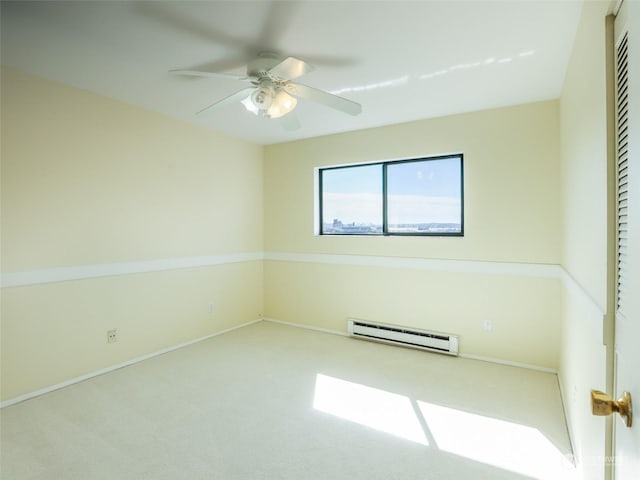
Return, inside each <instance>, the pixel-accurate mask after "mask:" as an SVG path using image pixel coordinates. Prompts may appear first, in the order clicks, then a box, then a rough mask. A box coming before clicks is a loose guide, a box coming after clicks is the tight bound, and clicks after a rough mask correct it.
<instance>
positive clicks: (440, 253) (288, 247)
mask: <svg viewBox="0 0 640 480" xmlns="http://www.w3.org/2000/svg"><path fill="white" fill-rule="evenodd" d="M559 148H560V144H559V135H558V104H557V102H555V101H550V102H541V103H533V104H528V105H521V106H516V107H510V108H503V109H496V110H488V111H482V112H476V113H468V114H463V115H454V116H451V117H444V118H439V119H435V120H425V121H421V122H412V123H407V124H402V125H394V126H389V127H383V128H378V129H370V130H363V131H358V132H353V133H346V134H341V135H332V136H327V137H321V138H315V139H311V140H304V141H300V142H292V143H285V144H279V145H273V146H268V147H266V149H265V171H264V175H265V192H266V196H265V250H266V251H284V252H304V253H341V254H367V255H390V256H406V257H423V258H446V259H467V260H485V261H504V262H526V263H559V261H560V242H561V239H560V235H559V233H558V231H559V229H560V211H559V208H558V205H559V202H560V191H559V181H560V179H559V168H560V167H559V164H558V156H559ZM459 152H462V153H463V154H464V180H465V182H464V197H465V198H464V203H465V205H464V206H465V236H464V238H450V237H449V238H424V237H395V238H388V237H387V238H367V239H363V238H344V237H343V238H334V237H319V236H315V235H314V234H313V233H314V225H313V212H314V200H315V198H314V189H313V186H314V169H315V168H317V167H322V166H328V165H340V164H349V163H357V162H372V161H377V160H393V159H398V158H407V157H409V158H410V157H421V156H429V155H437V154H442V153H459Z"/></svg>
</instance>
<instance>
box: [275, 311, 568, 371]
mask: <svg viewBox="0 0 640 480" xmlns="http://www.w3.org/2000/svg"><path fill="white" fill-rule="evenodd" d="M263 320H264V321H265V322H272V323H279V324H281V325H288V326H290V327H296V328H303V329H305V330H313V331H316V332H322V333H330V334H332V335H340V336H343V337H348V336H349V334H348V333H347V332H342V331H340V330H333V329H330V328H322V327H316V326H313V325H305V324H303V323H295V322H286V321H284V320H277V319H275V318H267V317H263ZM458 356H459V357H462V358H468V359H470V360H479V361H481V362H489V363H497V364H500V365H506V366H509V367H517V368H526V369H528V370H536V371H538V372H545V373H552V374H554V375H557V374H558V371H557V370H555V369H553V368H549V367H542V366H540V365H532V364H529V363H521V362H512V361H509V360H502V359H500V358H494V357H485V356H482V355H472V354H469V353H459V354H458Z"/></svg>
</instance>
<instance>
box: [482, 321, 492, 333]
mask: <svg viewBox="0 0 640 480" xmlns="http://www.w3.org/2000/svg"><path fill="white" fill-rule="evenodd" d="M484 330H485V332H491V331H493V322H492V321H491V320H485V321H484Z"/></svg>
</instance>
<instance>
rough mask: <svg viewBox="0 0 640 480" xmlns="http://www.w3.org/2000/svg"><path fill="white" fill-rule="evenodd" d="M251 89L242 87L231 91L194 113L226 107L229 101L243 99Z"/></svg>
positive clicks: (249, 93)
mask: <svg viewBox="0 0 640 480" xmlns="http://www.w3.org/2000/svg"><path fill="white" fill-rule="evenodd" d="M253 90H254V88H253V87H249V88H243V89H242V90H240V91H239V92H236V93H232V94H231V95H229V96H228V97H225V98H223V99H222V100H218V101H217V102H214V103H212V104H211V105H209V106H208V107H204V108H203V109H202V110H200V111H199V112H197V113H196V115H199V114H201V113H202V112H205V111H207V110H219V109H221V108H223V107H226V106H227V105H229V104H230V103H234V102H239V101H241V100H244V99H245V98H247V97H248V96H249V95H251V93H253Z"/></svg>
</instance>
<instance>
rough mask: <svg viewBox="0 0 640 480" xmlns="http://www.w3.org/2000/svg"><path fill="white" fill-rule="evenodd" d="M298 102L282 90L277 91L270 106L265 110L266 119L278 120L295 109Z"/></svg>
mask: <svg viewBox="0 0 640 480" xmlns="http://www.w3.org/2000/svg"><path fill="white" fill-rule="evenodd" d="M297 104H298V100H297V99H296V98H295V97H292V96H291V95H289V94H288V93H287V92H285V91H284V90H279V91H278V93H277V94H276V96H275V97H274V98H273V101H272V102H271V106H270V107H269V108H268V109H267V115H266V116H267V117H269V118H280V117H283V116H284V115H286V114H287V113H289V112H290V111H291V110H293V109H294V108H296V105H297Z"/></svg>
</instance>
